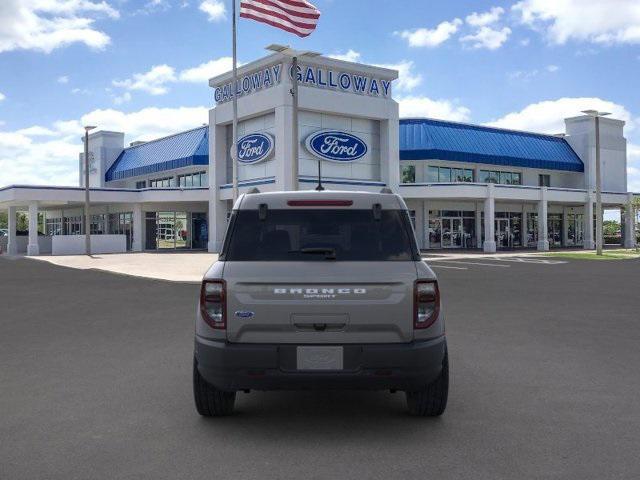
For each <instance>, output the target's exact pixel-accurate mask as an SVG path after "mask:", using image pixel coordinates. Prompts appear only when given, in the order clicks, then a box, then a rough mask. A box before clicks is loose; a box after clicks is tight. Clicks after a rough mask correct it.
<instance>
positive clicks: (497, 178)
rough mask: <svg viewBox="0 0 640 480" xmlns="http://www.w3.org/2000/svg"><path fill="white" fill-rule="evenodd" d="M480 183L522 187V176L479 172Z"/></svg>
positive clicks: (498, 172) (509, 173) (507, 173)
mask: <svg viewBox="0 0 640 480" xmlns="http://www.w3.org/2000/svg"><path fill="white" fill-rule="evenodd" d="M480 183H499V184H501V185H522V174H521V173H518V172H500V171H494V170H480Z"/></svg>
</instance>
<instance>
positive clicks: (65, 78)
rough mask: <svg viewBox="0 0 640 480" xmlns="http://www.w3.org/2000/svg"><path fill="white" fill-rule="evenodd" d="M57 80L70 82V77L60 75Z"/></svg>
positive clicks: (63, 82)
mask: <svg viewBox="0 0 640 480" xmlns="http://www.w3.org/2000/svg"><path fill="white" fill-rule="evenodd" d="M57 82H58V83H62V84H65V83H69V77H68V76H66V75H62V76H61V77H58V79H57Z"/></svg>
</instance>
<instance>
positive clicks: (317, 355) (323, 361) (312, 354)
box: [296, 347, 344, 370]
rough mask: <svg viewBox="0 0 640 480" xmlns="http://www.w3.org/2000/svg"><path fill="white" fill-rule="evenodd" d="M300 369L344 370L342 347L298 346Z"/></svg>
mask: <svg viewBox="0 0 640 480" xmlns="http://www.w3.org/2000/svg"><path fill="white" fill-rule="evenodd" d="M296 353H297V362H298V363H297V365H298V370H342V369H343V368H344V367H343V360H342V359H343V356H344V354H343V349H342V347H297V352H296Z"/></svg>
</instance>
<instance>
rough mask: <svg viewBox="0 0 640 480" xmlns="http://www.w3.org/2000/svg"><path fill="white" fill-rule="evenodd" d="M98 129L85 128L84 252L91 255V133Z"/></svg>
mask: <svg viewBox="0 0 640 480" xmlns="http://www.w3.org/2000/svg"><path fill="white" fill-rule="evenodd" d="M94 128H96V127H93V126H88V125H87V126H85V127H84V251H85V253H86V254H87V255H91V216H90V215H89V206H90V204H89V131H90V130H93V129H94Z"/></svg>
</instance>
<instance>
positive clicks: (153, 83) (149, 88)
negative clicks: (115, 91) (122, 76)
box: [112, 64, 176, 95]
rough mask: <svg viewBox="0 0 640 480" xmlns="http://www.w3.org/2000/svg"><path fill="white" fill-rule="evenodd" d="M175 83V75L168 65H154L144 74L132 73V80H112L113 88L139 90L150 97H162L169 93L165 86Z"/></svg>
mask: <svg viewBox="0 0 640 480" xmlns="http://www.w3.org/2000/svg"><path fill="white" fill-rule="evenodd" d="M175 81H176V73H175V70H174V68H173V67H170V66H169V65H166V64H165V65H154V66H153V67H151V70H149V71H148V72H145V73H134V74H133V77H132V78H128V79H126V80H114V81H113V82H112V83H113V85H114V86H115V87H120V88H125V89H127V90H141V91H143V92H147V93H150V94H151V95H164V94H165V93H167V92H168V91H169V89H168V88H167V86H166V84H167V83H170V82H175Z"/></svg>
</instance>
